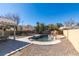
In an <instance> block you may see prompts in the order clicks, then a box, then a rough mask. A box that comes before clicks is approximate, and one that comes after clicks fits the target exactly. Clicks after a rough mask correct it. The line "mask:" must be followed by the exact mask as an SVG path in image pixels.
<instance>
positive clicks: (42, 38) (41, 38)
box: [31, 34, 53, 42]
mask: <svg viewBox="0 0 79 59" xmlns="http://www.w3.org/2000/svg"><path fill="white" fill-rule="evenodd" d="M31 39H32V40H35V41H42V42H46V41H52V40H53V39H49V36H48V35H47V34H42V35H38V36H33V37H31Z"/></svg>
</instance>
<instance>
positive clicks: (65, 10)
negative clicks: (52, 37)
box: [0, 3, 79, 25]
mask: <svg viewBox="0 0 79 59" xmlns="http://www.w3.org/2000/svg"><path fill="white" fill-rule="evenodd" d="M9 13H13V14H18V15H19V16H20V19H21V20H20V24H22V21H23V24H25V25H27V24H30V25H35V24H36V22H42V23H45V24H50V23H57V22H59V23H60V22H61V23H63V22H65V21H67V20H69V19H70V18H73V20H75V21H77V22H78V21H79V4H73V3H72V4H67V3H66V4H64V3H63V4H62V3H59V4H56V3H46V4H45V3H37V4H36V3H35V4H32V3H25V4H21V3H20V4H8V3H7V4H0V15H6V14H9Z"/></svg>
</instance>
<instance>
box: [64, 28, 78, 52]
mask: <svg viewBox="0 0 79 59" xmlns="http://www.w3.org/2000/svg"><path fill="white" fill-rule="evenodd" d="M67 32H68V33H67ZM63 33H64V35H65V36H66V37H68V40H69V41H70V42H71V43H72V45H73V46H74V48H75V49H76V50H77V51H78V52H79V29H70V30H64V31H63Z"/></svg>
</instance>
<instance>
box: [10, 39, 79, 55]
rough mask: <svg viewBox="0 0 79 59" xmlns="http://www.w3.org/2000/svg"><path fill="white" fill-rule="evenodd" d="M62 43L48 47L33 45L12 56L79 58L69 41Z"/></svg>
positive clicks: (63, 40)
mask: <svg viewBox="0 0 79 59" xmlns="http://www.w3.org/2000/svg"><path fill="white" fill-rule="evenodd" d="M61 41H62V42H61V43H59V44H55V45H48V46H42V45H35V44H32V45H30V46H28V47H26V48H24V49H22V50H20V51H18V52H16V53H14V54H12V55H11V56H79V53H78V52H77V51H76V50H75V49H74V47H73V46H72V44H71V43H70V42H69V41H68V40H66V39H62V40H61Z"/></svg>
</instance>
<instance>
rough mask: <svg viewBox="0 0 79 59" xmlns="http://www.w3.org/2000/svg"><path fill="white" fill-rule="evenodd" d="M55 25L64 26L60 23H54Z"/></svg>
mask: <svg viewBox="0 0 79 59" xmlns="http://www.w3.org/2000/svg"><path fill="white" fill-rule="evenodd" d="M56 25H57V27H58V28H60V27H62V26H64V25H63V24H62V23H56Z"/></svg>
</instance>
